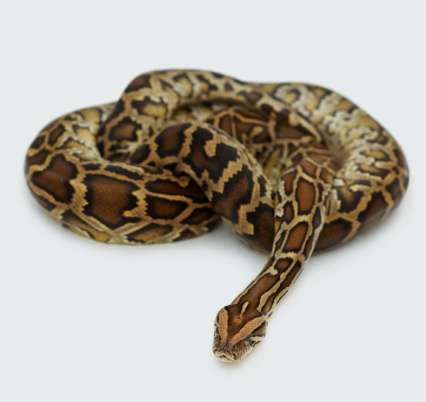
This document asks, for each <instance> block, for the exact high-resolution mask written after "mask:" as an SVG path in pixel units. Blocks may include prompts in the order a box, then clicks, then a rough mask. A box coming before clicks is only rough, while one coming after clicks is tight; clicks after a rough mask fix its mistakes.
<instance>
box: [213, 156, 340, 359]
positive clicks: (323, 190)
mask: <svg viewBox="0 0 426 402" xmlns="http://www.w3.org/2000/svg"><path fill="white" fill-rule="evenodd" d="M333 169H334V163H333V161H332V160H331V159H328V158H324V157H318V156H317V155H315V156H314V157H312V156H311V157H309V158H305V159H304V160H302V161H301V162H300V163H299V164H298V165H297V166H295V167H293V168H292V169H289V171H288V172H286V173H285V174H284V176H283V180H282V183H283V185H282V186H280V187H279V189H278V191H277V195H276V203H277V206H276V211H275V221H276V222H275V223H276V227H277V228H278V229H277V231H276V236H275V241H274V245H273V249H272V252H271V254H270V255H269V258H268V262H267V263H266V265H265V267H264V268H263V270H262V271H261V272H260V274H259V275H258V276H257V277H256V278H255V279H254V280H253V282H252V283H251V284H250V285H249V286H248V287H247V288H246V289H245V290H244V291H243V292H242V293H241V294H240V295H239V296H238V297H237V298H236V299H235V300H234V301H233V303H231V305H229V306H226V307H224V308H223V309H222V310H220V311H219V313H218V316H217V319H216V332H215V340H214V346H213V351H214V353H215V354H216V356H217V357H219V358H220V359H221V360H224V361H236V360H239V359H241V358H242V357H244V356H245V355H247V354H248V353H249V352H250V351H251V350H252V349H253V348H254V347H255V346H257V345H258V344H259V343H260V342H261V341H262V339H263V338H264V336H265V332H266V326H267V321H268V318H269V316H270V315H271V314H272V312H273V311H274V309H275V307H276V306H277V304H278V303H279V301H280V300H281V299H282V297H283V296H284V295H285V294H286V293H287V292H288V290H289V289H290V287H291V286H292V285H293V284H294V282H295V281H296V279H297V278H298V277H299V275H300V273H301V272H302V269H303V267H304V265H305V263H306V262H307V261H308V259H309V258H310V256H311V254H312V251H313V250H314V247H315V244H316V242H317V240H318V237H319V234H320V232H321V229H322V227H323V225H324V221H325V209H326V199H327V195H328V193H329V189H330V185H331V182H332V178H333ZM319 178H320V179H319Z"/></svg>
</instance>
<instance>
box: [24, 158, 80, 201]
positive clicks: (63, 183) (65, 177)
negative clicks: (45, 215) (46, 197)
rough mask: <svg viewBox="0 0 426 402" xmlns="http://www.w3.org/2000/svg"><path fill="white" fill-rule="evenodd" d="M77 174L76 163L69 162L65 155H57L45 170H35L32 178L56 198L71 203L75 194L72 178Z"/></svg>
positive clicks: (37, 184)
mask: <svg viewBox="0 0 426 402" xmlns="http://www.w3.org/2000/svg"><path fill="white" fill-rule="evenodd" d="M76 176H77V169H76V168H75V166H74V164H72V163H70V162H68V161H67V160H66V159H65V157H64V156H63V155H56V156H55V157H53V158H52V160H51V161H50V164H49V165H48V166H47V167H46V169H45V170H43V171H41V172H35V173H34V174H33V175H32V177H31V178H30V180H31V181H32V182H33V183H34V184H35V185H36V186H37V187H39V188H41V189H43V190H45V191H47V192H48V193H49V194H50V195H51V196H52V197H54V198H55V200H57V201H59V202H63V203H66V204H69V203H70V202H71V201H72V196H73V194H74V188H73V187H72V185H71V184H70V180H72V179H74V178H75V177H76Z"/></svg>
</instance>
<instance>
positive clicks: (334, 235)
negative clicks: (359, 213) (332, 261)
mask: <svg viewBox="0 0 426 402" xmlns="http://www.w3.org/2000/svg"><path fill="white" fill-rule="evenodd" d="M351 230H352V224H351V222H349V221H346V220H344V219H341V218H339V219H336V220H334V221H332V222H330V223H328V224H325V225H324V227H323V229H322V230H321V234H320V237H319V239H318V242H317V245H316V247H315V250H325V249H327V248H331V247H334V246H336V245H338V244H339V243H341V242H342V241H343V240H345V238H346V237H347V236H348V235H349V234H350V233H351Z"/></svg>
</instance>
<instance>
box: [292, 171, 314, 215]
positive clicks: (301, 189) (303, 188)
mask: <svg viewBox="0 0 426 402" xmlns="http://www.w3.org/2000/svg"><path fill="white" fill-rule="evenodd" d="M296 201H297V207H298V213H299V214H309V213H310V212H311V210H312V208H313V206H314V204H315V185H314V184H312V183H310V182H309V181H307V180H305V179H304V178H303V177H302V178H300V179H299V180H298V183H297V186H296Z"/></svg>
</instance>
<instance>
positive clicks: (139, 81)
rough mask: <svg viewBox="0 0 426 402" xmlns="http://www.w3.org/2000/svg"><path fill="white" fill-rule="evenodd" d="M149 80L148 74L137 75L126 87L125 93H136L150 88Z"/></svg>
mask: <svg viewBox="0 0 426 402" xmlns="http://www.w3.org/2000/svg"><path fill="white" fill-rule="evenodd" d="M149 78H150V74H142V75H139V76H138V77H136V78H135V79H134V80H133V81H132V82H131V83H130V84H129V85H128V86H127V88H126V91H125V92H132V91H138V90H139V89H142V88H151V85H150V82H149Z"/></svg>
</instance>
